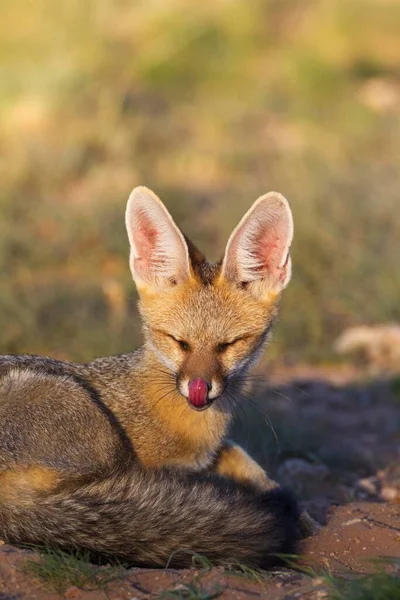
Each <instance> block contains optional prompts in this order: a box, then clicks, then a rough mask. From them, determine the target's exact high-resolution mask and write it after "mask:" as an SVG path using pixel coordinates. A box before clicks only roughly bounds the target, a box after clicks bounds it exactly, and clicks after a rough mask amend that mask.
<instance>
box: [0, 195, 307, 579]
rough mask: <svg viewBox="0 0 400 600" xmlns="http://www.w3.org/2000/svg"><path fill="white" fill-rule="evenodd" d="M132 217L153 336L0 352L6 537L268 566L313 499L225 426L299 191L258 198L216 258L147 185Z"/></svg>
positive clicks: (110, 552)
mask: <svg viewBox="0 0 400 600" xmlns="http://www.w3.org/2000/svg"><path fill="white" fill-rule="evenodd" d="M126 229H127V234H128V239H129V245H130V258H129V264H130V270H131V273H132V278H133V281H134V282H135V284H136V287H137V291H138V297H139V312H140V315H141V319H142V323H143V334H144V344H143V346H142V347H141V348H139V349H138V350H136V351H134V352H131V353H127V354H122V355H117V356H111V357H102V358H97V359H95V360H93V361H91V362H88V363H74V362H67V361H60V360H55V359H52V358H48V357H42V356H32V355H3V356H1V357H0V539H3V540H4V541H6V542H7V543H11V544H16V545H18V544H30V545H40V546H43V545H44V546H46V547H57V548H61V549H67V550H76V549H78V550H84V551H87V552H89V553H93V554H94V555H96V556H97V555H101V556H104V557H108V558H117V559H119V560H124V561H127V562H128V563H129V564H134V565H138V566H147V567H149V566H150V567H165V566H166V565H167V564H168V565H170V566H175V567H185V566H188V565H189V564H190V562H191V560H192V559H191V556H190V553H193V552H196V553H199V554H202V555H205V556H207V557H208V558H209V559H210V560H211V561H212V562H213V563H215V564H222V563H224V562H225V561H227V560H230V559H235V560H238V561H241V562H245V563H246V564H248V565H251V566H254V567H257V568H258V567H259V568H268V567H270V566H271V565H273V564H275V563H276V561H277V560H278V559H277V556H278V555H279V554H282V553H283V554H292V553H293V552H295V551H296V548H297V544H298V541H299V537H300V536H299V530H300V529H301V522H302V519H303V521H304V518H305V517H304V513H303V517H301V511H300V510H299V506H298V503H297V501H296V500H295V499H294V497H293V496H292V494H291V493H290V492H289V491H287V490H284V489H281V488H280V487H279V486H278V485H277V484H276V483H275V482H274V481H273V480H271V479H270V478H269V477H268V476H267V474H266V472H265V471H264V470H263V469H262V468H261V466H259V465H258V464H257V463H256V461H255V460H253V458H251V457H250V456H249V454H248V453H247V452H246V451H245V450H244V449H242V448H241V447H240V446H238V445H237V444H236V443H234V442H233V441H231V440H230V439H229V437H228V432H229V426H230V423H231V421H232V416H233V413H234V408H235V406H236V405H237V404H238V403H239V402H242V401H243V398H242V396H241V389H242V387H243V384H244V382H245V379H246V374H247V372H248V370H249V368H250V367H251V366H252V365H253V364H254V363H255V361H256V360H257V359H258V357H259V356H260V353H261V351H262V349H263V347H264V346H265V344H266V342H267V341H268V338H269V337H270V332H271V328H272V326H273V324H274V321H275V320H276V316H277V312H278V306H279V300H280V297H281V294H282V291H283V290H284V288H285V287H286V286H287V284H288V283H289V280H290V277H291V257H290V247H291V243H292V238H293V217H292V213H291V210H290V207H289V203H288V201H287V200H286V198H285V197H284V196H282V195H281V194H279V193H277V192H270V193H267V194H265V195H263V196H261V197H260V198H258V200H256V202H255V203H254V204H253V205H252V206H251V208H250V209H249V210H248V212H247V213H246V214H245V216H244V217H243V218H242V220H241V221H240V222H239V224H238V225H237V227H236V228H235V229H234V231H233V233H232V234H231V236H230V238H229V240H228V243H227V246H226V249H225V254H224V257H223V259H222V260H220V261H219V262H217V263H215V264H214V263H213V264H211V263H209V262H207V260H206V258H205V257H204V255H203V254H202V253H201V252H200V251H199V250H198V249H197V247H196V246H195V245H194V244H193V243H192V242H191V241H190V240H189V239H188V238H187V237H186V236H184V234H183V233H182V232H181V231H180V229H179V228H178V226H177V225H176V224H175V222H174V221H173V219H172V217H171V215H170V213H169V212H168V210H167V209H166V207H165V206H164V204H163V203H162V202H161V200H160V199H159V198H158V196H157V195H156V194H155V193H154V192H152V191H151V190H150V189H148V188H146V187H136V188H135V189H134V190H133V191H132V193H131V195H130V196H129V200H128V203H127V208H126ZM305 521H307V518H305Z"/></svg>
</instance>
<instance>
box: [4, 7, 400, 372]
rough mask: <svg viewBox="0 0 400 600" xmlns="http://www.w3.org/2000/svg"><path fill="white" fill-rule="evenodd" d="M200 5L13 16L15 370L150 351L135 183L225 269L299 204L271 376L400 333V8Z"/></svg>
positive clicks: (8, 18) (7, 174)
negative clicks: (236, 234) (241, 228)
mask: <svg viewBox="0 0 400 600" xmlns="http://www.w3.org/2000/svg"><path fill="white" fill-rule="evenodd" d="M192 4H193V6H191V10H189V11H188V10H184V9H183V7H185V3H184V2H183V0H170V1H169V2H167V3H161V4H160V3H148V2H145V0H137V1H135V2H133V3H128V4H127V3H125V2H119V1H116V2H111V1H105V2H101V3H96V2H92V1H90V2H83V3H82V2H77V0H60V1H59V2H58V3H57V10H55V9H54V5H53V3H52V2H51V1H50V0H41V2H39V3H36V2H30V3H26V2H23V1H22V0H5V1H4V2H3V4H2V18H1V22H0V62H1V65H2V66H1V77H0V118H1V121H2V123H4V127H2V129H1V132H0V149H1V154H2V156H1V170H2V186H1V191H0V274H1V275H0V285H1V295H0V328H1V331H2V347H1V350H2V352H33V353H44V354H52V355H56V356H59V357H66V358H73V359H77V360H78V359H89V358H91V357H93V356H95V355H99V354H107V353H113V352H121V351H126V350H128V349H131V348H133V347H135V346H137V345H138V344H139V343H140V339H141V338H140V332H139V329H140V328H139V325H138V315H137V312H136V311H135V310H134V308H133V305H134V300H135V293H134V290H133V285H132V283H131V281H130V276H129V270H128V247H127V240H126V235H125V231H124V224H123V213H124V205H125V201H126V199H127V196H128V194H129V192H130V190H131V188H132V187H133V186H134V185H136V184H139V183H142V184H147V185H149V186H151V187H154V189H155V190H156V191H157V192H158V193H159V194H160V196H161V197H162V198H163V199H164V200H165V201H166V203H167V205H168V207H169V208H170V209H171V211H172V213H173V214H174V216H175V217H176V219H177V221H178V222H179V224H180V225H181V226H182V227H183V229H184V231H185V232H186V233H187V234H188V235H190V236H193V237H194V239H195V241H196V242H199V244H200V245H201V246H202V247H203V249H204V250H205V251H207V252H208V253H209V255H210V256H211V257H213V258H216V257H217V256H218V255H219V254H220V253H221V252H222V250H223V246H224V244H225V242H226V240H227V238H228V235H229V233H230V231H231V230H232V228H233V227H234V226H235V224H236V222H237V221H238V219H239V218H240V217H241V216H242V214H243V213H244V211H245V210H246V209H247V208H248V207H249V206H250V204H251V203H252V202H253V201H254V200H255V199H256V198H257V196H258V195H260V194H261V193H263V192H265V191H267V190H269V189H278V190H280V191H282V192H283V193H284V194H286V195H287V197H288V198H289V200H290V201H291V205H292V207H293V212H294V217H295V224H296V226H295V230H296V231H295V241H294V245H293V260H294V269H293V273H294V277H293V281H292V283H291V285H290V287H289V288H288V291H287V293H286V294H285V298H284V302H283V312H282V319H281V322H280V324H279V326H278V330H277V335H276V343H274V344H272V345H271V348H270V357H271V359H273V360H278V359H281V358H282V356H286V357H287V358H288V359H290V360H293V359H296V358H299V357H301V358H302V359H304V358H305V357H307V358H309V359H313V360H321V359H322V358H326V357H330V355H331V344H332V340H333V339H334V338H335V337H336V336H337V334H338V333H339V331H340V330H341V329H342V328H344V327H347V326H348V325H351V324H355V323H362V322H375V321H387V320H396V319H397V320H399V319H400V312H399V310H400V309H399V302H398V282H397V279H396V277H395V276H394V274H395V273H396V272H397V268H398V265H397V256H398V253H399V252H398V251H399V240H400V222H399V219H395V218H394V215H395V214H396V211H397V208H398V190H399V187H400V173H399V169H398V168H397V167H398V164H397V163H398V160H397V157H398V155H399V153H400V119H399V114H398V109H397V108H396V106H397V105H396V94H397V93H398V92H397V91H396V90H398V82H399V69H398V38H399V25H398V23H399V22H400V21H399V18H398V17H399V12H400V7H399V5H398V3H396V2H393V1H392V2H381V0H370V1H369V2H367V3H365V2H364V1H362V0H350V1H349V0H339V1H337V0H328V1H326V2H320V3H307V2H301V1H296V2H265V1H264V0H254V1H252V2H248V1H247V0H234V1H233V2H226V1H225V0H215V2H208V3H192ZM22 39H23V41H24V43H23V44H21V43H19V41H20V40H22ZM391 98H394V99H395V100H394V103H393V101H392V100H391ZM391 102H392V104H391ZM397 102H398V101H397Z"/></svg>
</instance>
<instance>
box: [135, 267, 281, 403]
mask: <svg viewBox="0 0 400 600" xmlns="http://www.w3.org/2000/svg"><path fill="white" fill-rule="evenodd" d="M277 301H278V298H277V295H276V294H275V293H273V292H271V293H270V294H269V295H267V297H266V298H264V299H262V300H260V299H257V298H253V296H252V295H251V294H249V293H248V291H247V290H246V289H245V288H241V287H239V286H237V285H235V284H233V283H230V282H228V281H226V280H225V279H223V278H221V277H220V267H219V266H217V267H214V268H212V267H211V268H210V267H209V265H207V263H205V262H203V263H197V264H196V263H195V269H194V276H193V277H191V278H190V280H189V281H187V282H186V283H185V284H184V285H182V286H174V287H171V288H168V289H166V290H164V291H163V292H161V293H157V294H154V293H152V292H151V291H150V292H146V291H143V292H142V293H141V300H140V310H141V314H142V316H143V320H144V328H145V335H146V345H147V347H148V348H150V349H151V350H152V351H153V352H154V354H155V355H156V357H157V358H158V359H159V361H160V363H161V364H163V365H164V366H165V368H167V369H170V370H171V371H172V373H173V374H174V375H176V382H177V387H178V390H179V391H180V393H181V394H182V395H183V396H187V383H188V382H189V381H190V380H192V379H195V378H196V377H201V378H203V379H205V380H206V381H208V382H210V383H211V384H212V388H211V391H210V399H217V402H215V403H214V408H217V406H218V408H222V407H226V402H225V403H224V400H226V399H229V397H232V395H233V392H234V391H236V390H238V389H239V386H240V382H241V381H242V380H243V375H244V373H245V371H246V370H247V369H248V368H249V366H250V365H251V363H252V362H253V361H254V360H255V359H256V358H257V356H258V354H259V351H260V349H261V346H262V344H263V342H264V341H265V340H266V338H267V334H268V332H269V330H270V327H271V325H272V323H273V320H274V317H275V315H276V310H277ZM179 342H184V343H185V344H187V349H182V347H181V344H180V343H179Z"/></svg>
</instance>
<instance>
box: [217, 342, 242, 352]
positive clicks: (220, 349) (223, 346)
mask: <svg viewBox="0 0 400 600" xmlns="http://www.w3.org/2000/svg"><path fill="white" fill-rule="evenodd" d="M238 341H239V339H237V340H233V341H232V342H224V343H223V344H218V346H217V351H218V352H220V353H221V354H222V353H223V352H225V350H227V349H228V348H229V347H230V346H233V345H234V344H236V342H238Z"/></svg>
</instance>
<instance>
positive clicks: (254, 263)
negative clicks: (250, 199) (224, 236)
mask: <svg viewBox="0 0 400 600" xmlns="http://www.w3.org/2000/svg"><path fill="white" fill-rule="evenodd" d="M292 239H293V217H292V212H291V210H290V207H289V203H288V201H287V200H286V198H285V197H284V196H282V194H279V193H278V192H269V193H268V194H265V195H264V196H261V197H260V198H258V200H256V202H255V203H254V204H253V206H252V207H251V208H250V210H249V211H248V212H247V213H246V214H245V216H244V217H243V219H242V220H241V221H240V223H239V225H238V226H237V227H236V229H234V231H233V233H232V235H231V237H230V238H229V241H228V244H227V247H226V251H225V257H224V260H223V263H222V276H223V277H225V278H226V279H227V280H229V281H231V282H234V283H237V284H238V285H241V286H243V287H248V288H249V290H250V291H251V292H253V293H254V294H255V295H256V296H257V297H263V296H265V295H267V294H268V293H269V292H274V293H279V292H281V291H282V290H283V289H284V288H285V287H286V285H287V284H288V283H289V281H290V276H291V260H290V254H289V250H290V244H291V243H292Z"/></svg>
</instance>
